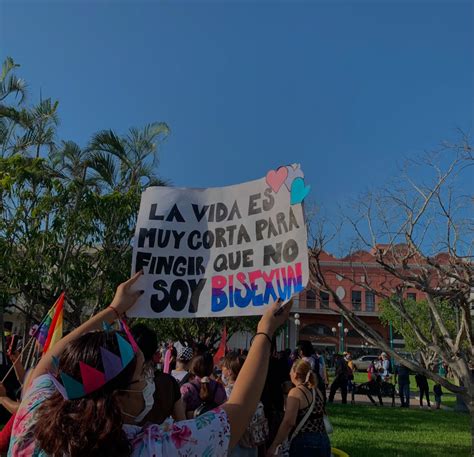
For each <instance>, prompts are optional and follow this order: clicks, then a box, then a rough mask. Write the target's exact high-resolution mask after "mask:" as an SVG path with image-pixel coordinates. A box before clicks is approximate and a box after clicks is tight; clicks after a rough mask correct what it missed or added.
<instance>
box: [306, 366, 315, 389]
mask: <svg viewBox="0 0 474 457" xmlns="http://www.w3.org/2000/svg"><path fill="white" fill-rule="evenodd" d="M304 384H305V385H306V386H308V387H309V388H310V389H314V388H315V387H316V376H315V375H314V373H313V372H312V371H311V370H309V371H308V373H307V374H306V379H305V382H304Z"/></svg>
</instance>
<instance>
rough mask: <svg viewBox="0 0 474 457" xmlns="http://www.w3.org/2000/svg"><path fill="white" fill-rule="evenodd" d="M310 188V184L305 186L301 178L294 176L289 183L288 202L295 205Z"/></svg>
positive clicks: (304, 196) (303, 197)
mask: <svg viewBox="0 0 474 457" xmlns="http://www.w3.org/2000/svg"><path fill="white" fill-rule="evenodd" d="M310 190H311V186H305V185H304V179H303V178H295V179H294V180H293V183H292V184H291V198H290V203H291V204H292V205H297V204H298V203H301V202H302V201H303V200H304V199H305V198H306V196H307V195H308V194H309V191H310Z"/></svg>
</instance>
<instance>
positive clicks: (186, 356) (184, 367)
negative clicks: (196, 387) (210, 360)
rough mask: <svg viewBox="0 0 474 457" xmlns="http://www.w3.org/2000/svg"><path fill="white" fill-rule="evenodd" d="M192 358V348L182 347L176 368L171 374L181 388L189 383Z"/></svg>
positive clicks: (177, 357) (178, 354)
mask: <svg viewBox="0 0 474 457" xmlns="http://www.w3.org/2000/svg"><path fill="white" fill-rule="evenodd" d="M192 358H193V350H192V348H190V347H188V346H181V348H180V349H179V351H178V352H177V356H176V368H175V369H174V370H173V371H172V372H171V375H172V376H173V377H174V378H175V379H176V381H178V383H179V385H180V387H181V386H182V385H183V384H186V383H187V382H188V381H189V378H190V373H189V366H190V363H191V359H192Z"/></svg>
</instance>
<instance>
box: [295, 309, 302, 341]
mask: <svg viewBox="0 0 474 457" xmlns="http://www.w3.org/2000/svg"><path fill="white" fill-rule="evenodd" d="M300 324H301V321H300V315H299V314H298V313H295V327H296V344H298V338H299V332H298V329H299V326H300Z"/></svg>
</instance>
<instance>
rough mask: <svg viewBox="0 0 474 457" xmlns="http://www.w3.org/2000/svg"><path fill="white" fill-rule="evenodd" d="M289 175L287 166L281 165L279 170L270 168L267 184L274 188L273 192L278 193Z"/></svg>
mask: <svg viewBox="0 0 474 457" xmlns="http://www.w3.org/2000/svg"><path fill="white" fill-rule="evenodd" d="M287 177H288V170H287V169H286V167H280V168H278V170H276V171H275V170H270V171H269V172H268V173H267V176H266V181H267V184H268V185H269V186H270V187H271V188H272V190H273V192H275V193H277V192H278V191H279V190H280V188H281V186H283V183H284V182H285V180H286V178H287Z"/></svg>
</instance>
